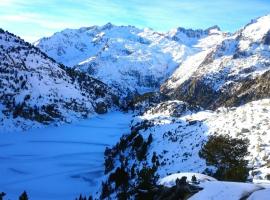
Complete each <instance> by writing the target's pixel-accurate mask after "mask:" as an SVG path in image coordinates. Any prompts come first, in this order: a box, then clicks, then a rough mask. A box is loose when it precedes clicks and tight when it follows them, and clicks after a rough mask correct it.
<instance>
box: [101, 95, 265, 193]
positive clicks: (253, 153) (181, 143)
mask: <svg viewBox="0 0 270 200" xmlns="http://www.w3.org/2000/svg"><path fill="white" fill-rule="evenodd" d="M269 113H270V100H269V99H262V100H259V101H253V102H250V103H248V104H245V105H243V106H240V107H232V108H223V107H221V108H219V109H217V110H216V111H207V110H206V111H204V110H201V109H200V108H196V107H190V106H188V104H186V103H184V102H181V101H168V102H162V103H160V104H158V105H157V106H155V107H152V108H150V109H149V110H148V111H147V112H145V113H144V114H143V115H139V116H137V117H136V118H134V121H133V122H132V128H131V133H130V134H129V135H127V136H123V137H122V139H121V140H120V141H119V142H118V143H117V145H115V147H114V148H112V149H110V150H107V151H106V152H105V156H106V160H105V167H106V170H105V173H108V179H107V180H108V182H107V184H109V185H110V184H111V185H110V186H109V187H110V188H111V191H114V190H116V191H118V192H120V193H121V189H118V188H115V187H114V185H113V181H112V178H111V177H113V175H114V174H117V173H119V172H118V171H117V170H119V169H121V170H124V171H125V172H126V173H127V174H129V177H131V180H133V181H131V183H130V184H131V185H133V184H134V185H133V186H131V188H132V187H137V186H136V185H137V184H138V182H137V181H139V176H140V172H141V170H143V169H144V168H145V167H150V168H152V169H155V173H156V174H157V176H159V177H161V178H162V177H165V176H167V175H168V174H173V173H177V172H198V173H207V172H210V171H215V167H214V166H211V165H207V164H206V161H205V160H204V159H203V158H201V157H200V156H199V151H200V150H201V149H202V146H203V144H205V142H206V141H207V140H208V137H209V136H210V135H229V136H231V137H233V138H243V139H245V138H247V139H248V140H249V141H250V143H249V146H248V152H249V153H250V154H249V156H248V157H246V159H247V160H248V161H249V166H250V167H251V169H252V170H250V179H252V180H253V181H255V182H256V181H257V182H258V181H259V182H260V181H261V180H267V179H269V174H270V168H269V159H270V146H269V139H270V136H269V129H270V126H269V122H270V115H269ZM127 158H129V159H128V160H127ZM130 158H132V159H130ZM128 191H129V192H130V193H131V194H132V192H131V191H130V190H128ZM116 193H117V192H116ZM117 194H118V195H119V193H117ZM112 195H115V194H114V193H113V194H112Z"/></svg>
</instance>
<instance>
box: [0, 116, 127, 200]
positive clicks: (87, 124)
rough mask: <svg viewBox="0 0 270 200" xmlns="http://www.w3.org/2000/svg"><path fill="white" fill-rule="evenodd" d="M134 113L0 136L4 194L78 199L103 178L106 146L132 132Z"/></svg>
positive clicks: (40, 199) (36, 199)
mask: <svg viewBox="0 0 270 200" xmlns="http://www.w3.org/2000/svg"><path fill="white" fill-rule="evenodd" d="M130 120H131V114H124V113H121V112H112V113H108V114H105V115H99V116H97V117H93V118H91V119H88V120H84V121H80V122H76V123H74V124H68V125H63V126H60V127H48V128H45V129H36V130H32V131H28V132H24V133H7V134H0V192H2V191H4V192H6V193H7V194H8V195H7V197H6V198H5V199H9V198H10V199H18V196H19V195H20V194H21V193H22V192H23V191H24V190H26V191H27V193H28V195H29V197H30V199H33V200H69V199H70V200H73V199H75V197H77V196H78V195H79V194H80V193H82V194H84V195H89V194H90V193H91V192H92V191H94V190H95V189H96V188H97V180H98V178H100V177H101V176H102V175H103V169H104V165H103V162H104V157H103V153H104V150H105V148H106V147H108V146H111V145H114V144H115V143H116V142H117V141H118V139H119V138H120V137H121V135H123V134H124V133H128V131H129V123H130Z"/></svg>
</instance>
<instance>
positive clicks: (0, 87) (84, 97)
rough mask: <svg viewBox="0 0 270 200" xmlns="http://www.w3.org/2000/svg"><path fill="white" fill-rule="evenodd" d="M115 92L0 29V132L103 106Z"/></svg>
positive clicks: (63, 119) (84, 113) (75, 115)
mask: <svg viewBox="0 0 270 200" xmlns="http://www.w3.org/2000/svg"><path fill="white" fill-rule="evenodd" d="M114 97H115V95H114V94H113V92H112V91H111V90H110V88H109V87H107V86H106V85H105V84H103V83H102V82H100V81H98V80H96V79H93V78H91V77H90V76H88V75H85V74H83V73H80V72H75V71H74V70H71V69H67V68H65V67H64V66H63V65H60V64H58V63H56V62H55V61H54V60H53V59H51V58H49V57H48V56H47V55H46V54H44V53H43V52H41V51H40V50H39V49H38V48H36V47H34V46H32V45H31V44H29V43H27V42H25V41H23V40H22V39H20V38H19V37H17V36H15V35H13V34H11V33H9V32H7V31H3V30H2V29H0V132H8V131H12V130H22V129H28V128H31V127H32V126H36V127H41V126H43V125H46V124H49V123H53V122H60V123H61V122H70V121H72V120H73V119H74V118H86V117H88V116H90V115H91V114H94V113H95V112H99V113H102V112H106V111H107V109H109V108H110V107H112V105H113V101H114V100H113V99H114Z"/></svg>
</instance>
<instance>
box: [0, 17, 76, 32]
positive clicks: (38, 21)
mask: <svg viewBox="0 0 270 200" xmlns="http://www.w3.org/2000/svg"><path fill="white" fill-rule="evenodd" d="M1 20H2V21H6V22H12V23H16V22H19V23H27V24H33V25H35V26H40V27H42V28H46V29H64V28H71V27H77V26H76V24H75V23H72V22H66V21H59V20H55V19H54V20H50V19H49V18H48V17H45V16H42V15H39V14H33V13H24V14H17V15H0V21H1Z"/></svg>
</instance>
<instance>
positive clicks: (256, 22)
mask: <svg viewBox="0 0 270 200" xmlns="http://www.w3.org/2000/svg"><path fill="white" fill-rule="evenodd" d="M269 30H270V14H268V15H265V16H263V17H259V18H257V19H253V20H251V22H250V23H249V24H247V25H246V26H245V27H244V28H243V29H242V32H241V33H242V36H244V37H245V38H248V39H251V40H253V41H254V42H259V41H261V40H262V38H264V37H265V35H266V34H267V33H268V32H269Z"/></svg>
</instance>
